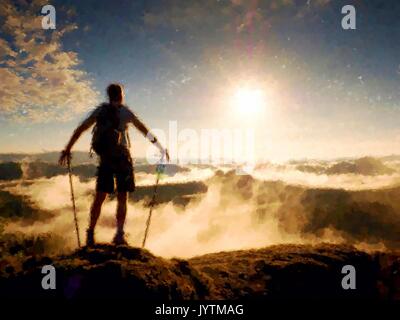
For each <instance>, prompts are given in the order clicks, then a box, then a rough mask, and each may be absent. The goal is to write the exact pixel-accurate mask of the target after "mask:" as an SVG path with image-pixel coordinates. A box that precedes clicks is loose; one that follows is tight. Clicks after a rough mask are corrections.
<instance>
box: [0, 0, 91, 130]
mask: <svg viewBox="0 0 400 320" xmlns="http://www.w3.org/2000/svg"><path fill="white" fill-rule="evenodd" d="M39 8H40V5H39V2H38V1H34V2H33V3H32V4H31V5H30V6H29V7H28V6H26V5H22V6H18V9H17V7H16V6H15V5H13V2H11V1H9V0H7V1H3V2H2V3H1V4H0V17H1V18H2V19H4V24H3V26H2V27H1V29H0V31H1V32H2V33H3V34H5V35H6V36H5V37H4V39H0V78H1V79H2V81H1V84H0V115H2V116H3V117H4V118H6V119H11V120H16V121H24V122H27V121H33V122H45V121H49V120H67V119H70V118H72V117H73V116H74V115H76V114H79V113H81V112H83V111H85V110H86V109H87V108H88V107H89V106H91V105H93V104H95V103H97V99H98V93H97V92H96V91H95V90H94V89H93V85H92V82H91V80H90V79H89V77H88V75H87V73H86V72H85V71H83V70H80V69H79V64H80V60H79V59H78V56H77V53H76V52H72V51H65V50H64V49H63V47H62V43H61V38H62V36H63V35H64V34H65V33H66V32H70V31H72V30H74V29H76V26H75V25H72V24H71V25H67V26H59V25H57V29H56V30H54V31H46V30H43V29H42V28H41V19H42V16H41V15H39V14H38V12H40V10H39Z"/></svg>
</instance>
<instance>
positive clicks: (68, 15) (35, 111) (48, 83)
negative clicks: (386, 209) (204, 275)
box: [0, 0, 400, 159]
mask: <svg viewBox="0 0 400 320" xmlns="http://www.w3.org/2000/svg"><path fill="white" fill-rule="evenodd" d="M7 2H9V1H6V2H5V3H7ZM9 3H10V4H11V5H12V7H13V9H12V10H11V9H7V10H11V11H8V12H7V13H8V15H6V14H5V12H6V11H5V10H2V12H3V14H0V16H1V20H0V22H1V23H2V25H3V27H2V29H1V39H2V44H3V45H4V47H3V48H6V47H5V46H7V48H11V49H12V50H14V51H15V52H17V51H16V50H17V48H21V47H23V48H24V49H26V51H27V53H26V52H25V55H28V56H29V57H30V59H31V62H29V61H26V59H25V60H24V57H23V56H21V53H16V54H11V55H10V54H8V55H7V54H6V53H5V52H6V49H3V50H2V51H0V53H1V54H2V63H0V71H2V72H3V74H4V75H5V76H4V77H3V79H8V78H7V77H10V78H9V79H10V80H8V81H5V82H4V83H3V85H2V86H3V88H1V87H0V93H3V99H1V103H2V105H1V106H0V121H1V128H0V152H10V151H15V152H23V151H28V152H38V151H41V150H59V149H61V148H62V146H63V145H64V144H65V143H66V141H67V139H68V138H69V135H70V134H71V131H72V130H73V128H74V127H75V126H76V125H77V124H78V123H79V121H80V119H82V117H83V116H84V115H85V114H86V113H87V112H88V111H89V110H90V108H92V107H93V106H94V105H96V103H97V102H98V101H101V100H102V99H104V90H105V87H106V85H107V84H108V83H110V82H113V81H117V82H121V83H122V84H124V86H125V88H126V95H127V104H128V105H129V106H130V107H131V108H132V109H133V110H134V111H136V112H137V114H138V115H139V116H140V117H141V118H142V119H143V120H144V121H145V122H146V123H147V124H148V125H149V126H151V127H153V128H161V129H164V130H168V121H178V127H179V128H193V129H195V130H200V129H202V128H226V127H228V128H232V127H242V126H251V127H253V128H255V129H256V130H257V143H256V145H257V154H258V156H259V157H261V158H267V159H275V158H276V159H281V158H282V159H287V158H299V157H318V158H325V157H326V158H331V157H336V156H337V157H341V156H359V155H365V154H376V155H380V154H388V153H396V152H397V150H398V148H399V146H400V130H399V126H398V123H399V120H398V119H399V112H400V110H399V109H400V106H399V95H400V90H399V84H400V82H399V80H400V55H399V54H400V42H399V41H398V39H400V22H399V19H398V17H400V4H399V3H398V2H397V1H376V0H372V1H368V2H365V1H329V0H315V1H312V0H310V1H291V0H271V1H256V0H251V1H241V0H220V1H216V0H204V1H183V0H179V1H103V0H100V1H99V0H97V1H92V0H90V1H53V2H51V3H52V4H53V5H54V6H55V8H56V10H57V29H56V30H54V31H52V30H48V31H43V30H40V28H39V26H38V21H40V19H41V17H40V5H41V3H40V1H33V3H31V2H29V4H25V3H24V1H13V2H9ZM345 4H353V5H354V6H355V8H356V10H357V29H356V30H343V29H342V28H341V19H342V17H343V15H342V14H341V8H342V6H343V5H345ZM13 16H14V17H15V19H14V20H17V21H18V19H19V20H20V21H25V23H24V24H22V25H18V24H17V25H15V21H14V20H12V19H10V17H13ZM72 26H75V27H74V28H72ZM64 30H65V31H64ZM35 37H37V38H40V41H42V42H43V47H40V49H38V48H36V47H35V45H28V44H29V40H30V39H32V38H35ZM55 43H56V44H57V47H56V48H55V49H54V50H48V49H45V48H48V47H49V46H51V44H53V45H54V44H55ZM46 44H47V46H48V47H44V46H45V45H46ZM29 50H30V51H29ZM46 50H47V55H48V56H47V58H43V57H42V56H40V52H41V51H46ZM64 53H67V54H64ZM44 59H47V60H48V63H47V64H44V63H41V62H40V61H43V60H44ZM74 59H77V60H76V61H78V60H79V63H75V62H74V61H75V60H74ZM28 60H29V59H28ZM10 61H11V62H13V63H11V62H10ZM32 61H33V62H32ZM24 63H25V64H24ZM29 63H31V66H32V68H30V69H29V68H28V67H27V66H29ZM52 64H53V65H52ZM19 65H24V68H25V69H24V71H21V70H20V69H18V66H19ZM1 69H2V70H1ZM40 70H46V72H45V73H44V72H42V73H40ZM52 70H53V71H54V70H56V71H55V72H53V71H52ZM7 72H9V73H11V74H9V73H7ZM34 73H38V74H39V76H38V75H35V77H36V78H34V77H33V74H34ZM42 74H45V75H46V76H43V79H42V78H41V75H42ZM14 75H17V76H18V77H19V78H18V79H20V80H18V79H17V78H16V77H14ZM48 75H49V77H48ZM64 75H65V76H64ZM45 78H46V79H47V80H46V79H45ZM21 79H22V80H21ZM14 81H20V82H15V83H18V84H19V85H18V86H19V88H25V87H26V88H33V87H35V88H42V90H31V89H26V90H27V91H26V90H22V91H24V92H25V93H26V94H25V95H24V96H23V95H22V94H21V90H20V91H19V93H18V99H17V98H15V99H14V100H13V98H11V97H12V96H13V90H19V89H18V88H17V87H18V86H15V87H13V86H12V85H11V84H12V83H14ZM63 81H64V82H63ZM6 84H9V85H6ZM249 85H250V86H253V87H255V88H260V89H262V90H265V91H268V92H269V93H270V94H271V96H272V97H273V98H270V101H267V108H269V109H270V110H269V112H267V113H266V114H260V115H254V116H253V119H251V120H252V121H247V122H246V123H244V121H242V120H243V119H241V118H240V116H239V115H235V114H234V110H233V109H232V108H231V107H230V105H229V101H231V97H232V95H234V92H235V90H237V89H238V88H239V89H240V87H243V86H249ZM45 90H47V92H44V93H43V91H45ZM49 92H53V93H54V94H52V95H51V96H49ZM19 95H21V96H19ZM27 96H30V97H33V98H31V99H27V98H26V97H27ZM41 101H48V102H49V103H48V105H47V106H43V104H42V102H41ZM22 105H25V106H24V107H23V106H22ZM27 106H28V107H27ZM24 108H27V110H25V109H24ZM61 114H62V116H61ZM135 143H136V146H137V148H136V154H137V155H138V156H140V155H142V154H143V152H144V149H143V148H144V143H145V142H144V140H143V139H142V138H139V137H138V136H137V137H135ZM88 148H89V135H86V136H85V138H84V139H83V140H82V142H80V143H79V144H78V145H77V149H81V150H87V149H88Z"/></svg>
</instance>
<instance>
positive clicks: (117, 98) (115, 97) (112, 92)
mask: <svg viewBox="0 0 400 320" xmlns="http://www.w3.org/2000/svg"><path fill="white" fill-rule="evenodd" d="M107 95H108V99H109V100H110V103H113V102H114V103H117V104H121V103H123V101H124V88H123V87H122V85H120V84H118V83H112V84H110V85H109V86H108V87H107Z"/></svg>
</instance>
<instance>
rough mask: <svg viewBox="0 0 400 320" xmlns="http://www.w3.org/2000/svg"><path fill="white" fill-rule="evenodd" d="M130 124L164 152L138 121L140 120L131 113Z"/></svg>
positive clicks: (155, 139) (144, 126) (156, 140)
mask: <svg viewBox="0 0 400 320" xmlns="http://www.w3.org/2000/svg"><path fill="white" fill-rule="evenodd" d="M131 122H132V123H133V125H134V126H135V127H136V129H138V130H139V131H140V132H141V133H142V134H143V135H144V136H145V137H146V138H147V139H149V140H150V142H151V143H153V144H155V145H156V146H157V148H158V149H159V150H160V151H161V152H162V153H164V152H165V151H166V150H165V149H164V147H163V146H162V145H161V144H160V142H159V141H158V139H157V138H156V137H155V136H154V135H153V134H152V133H151V132H150V130H149V129H148V128H147V127H146V125H145V124H144V123H143V122H142V121H140V119H139V118H138V117H137V116H136V115H135V114H134V113H133V112H131Z"/></svg>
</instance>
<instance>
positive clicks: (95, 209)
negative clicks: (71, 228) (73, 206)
mask: <svg viewBox="0 0 400 320" xmlns="http://www.w3.org/2000/svg"><path fill="white" fill-rule="evenodd" d="M106 197H107V193H106V192H102V191H96V194H95V196H94V200H93V203H92V207H91V208H90V222H89V228H88V230H87V239H86V244H87V245H93V244H94V228H95V226H96V224H97V220H99V217H100V212H101V206H102V205H103V202H104V200H105V199H106Z"/></svg>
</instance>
